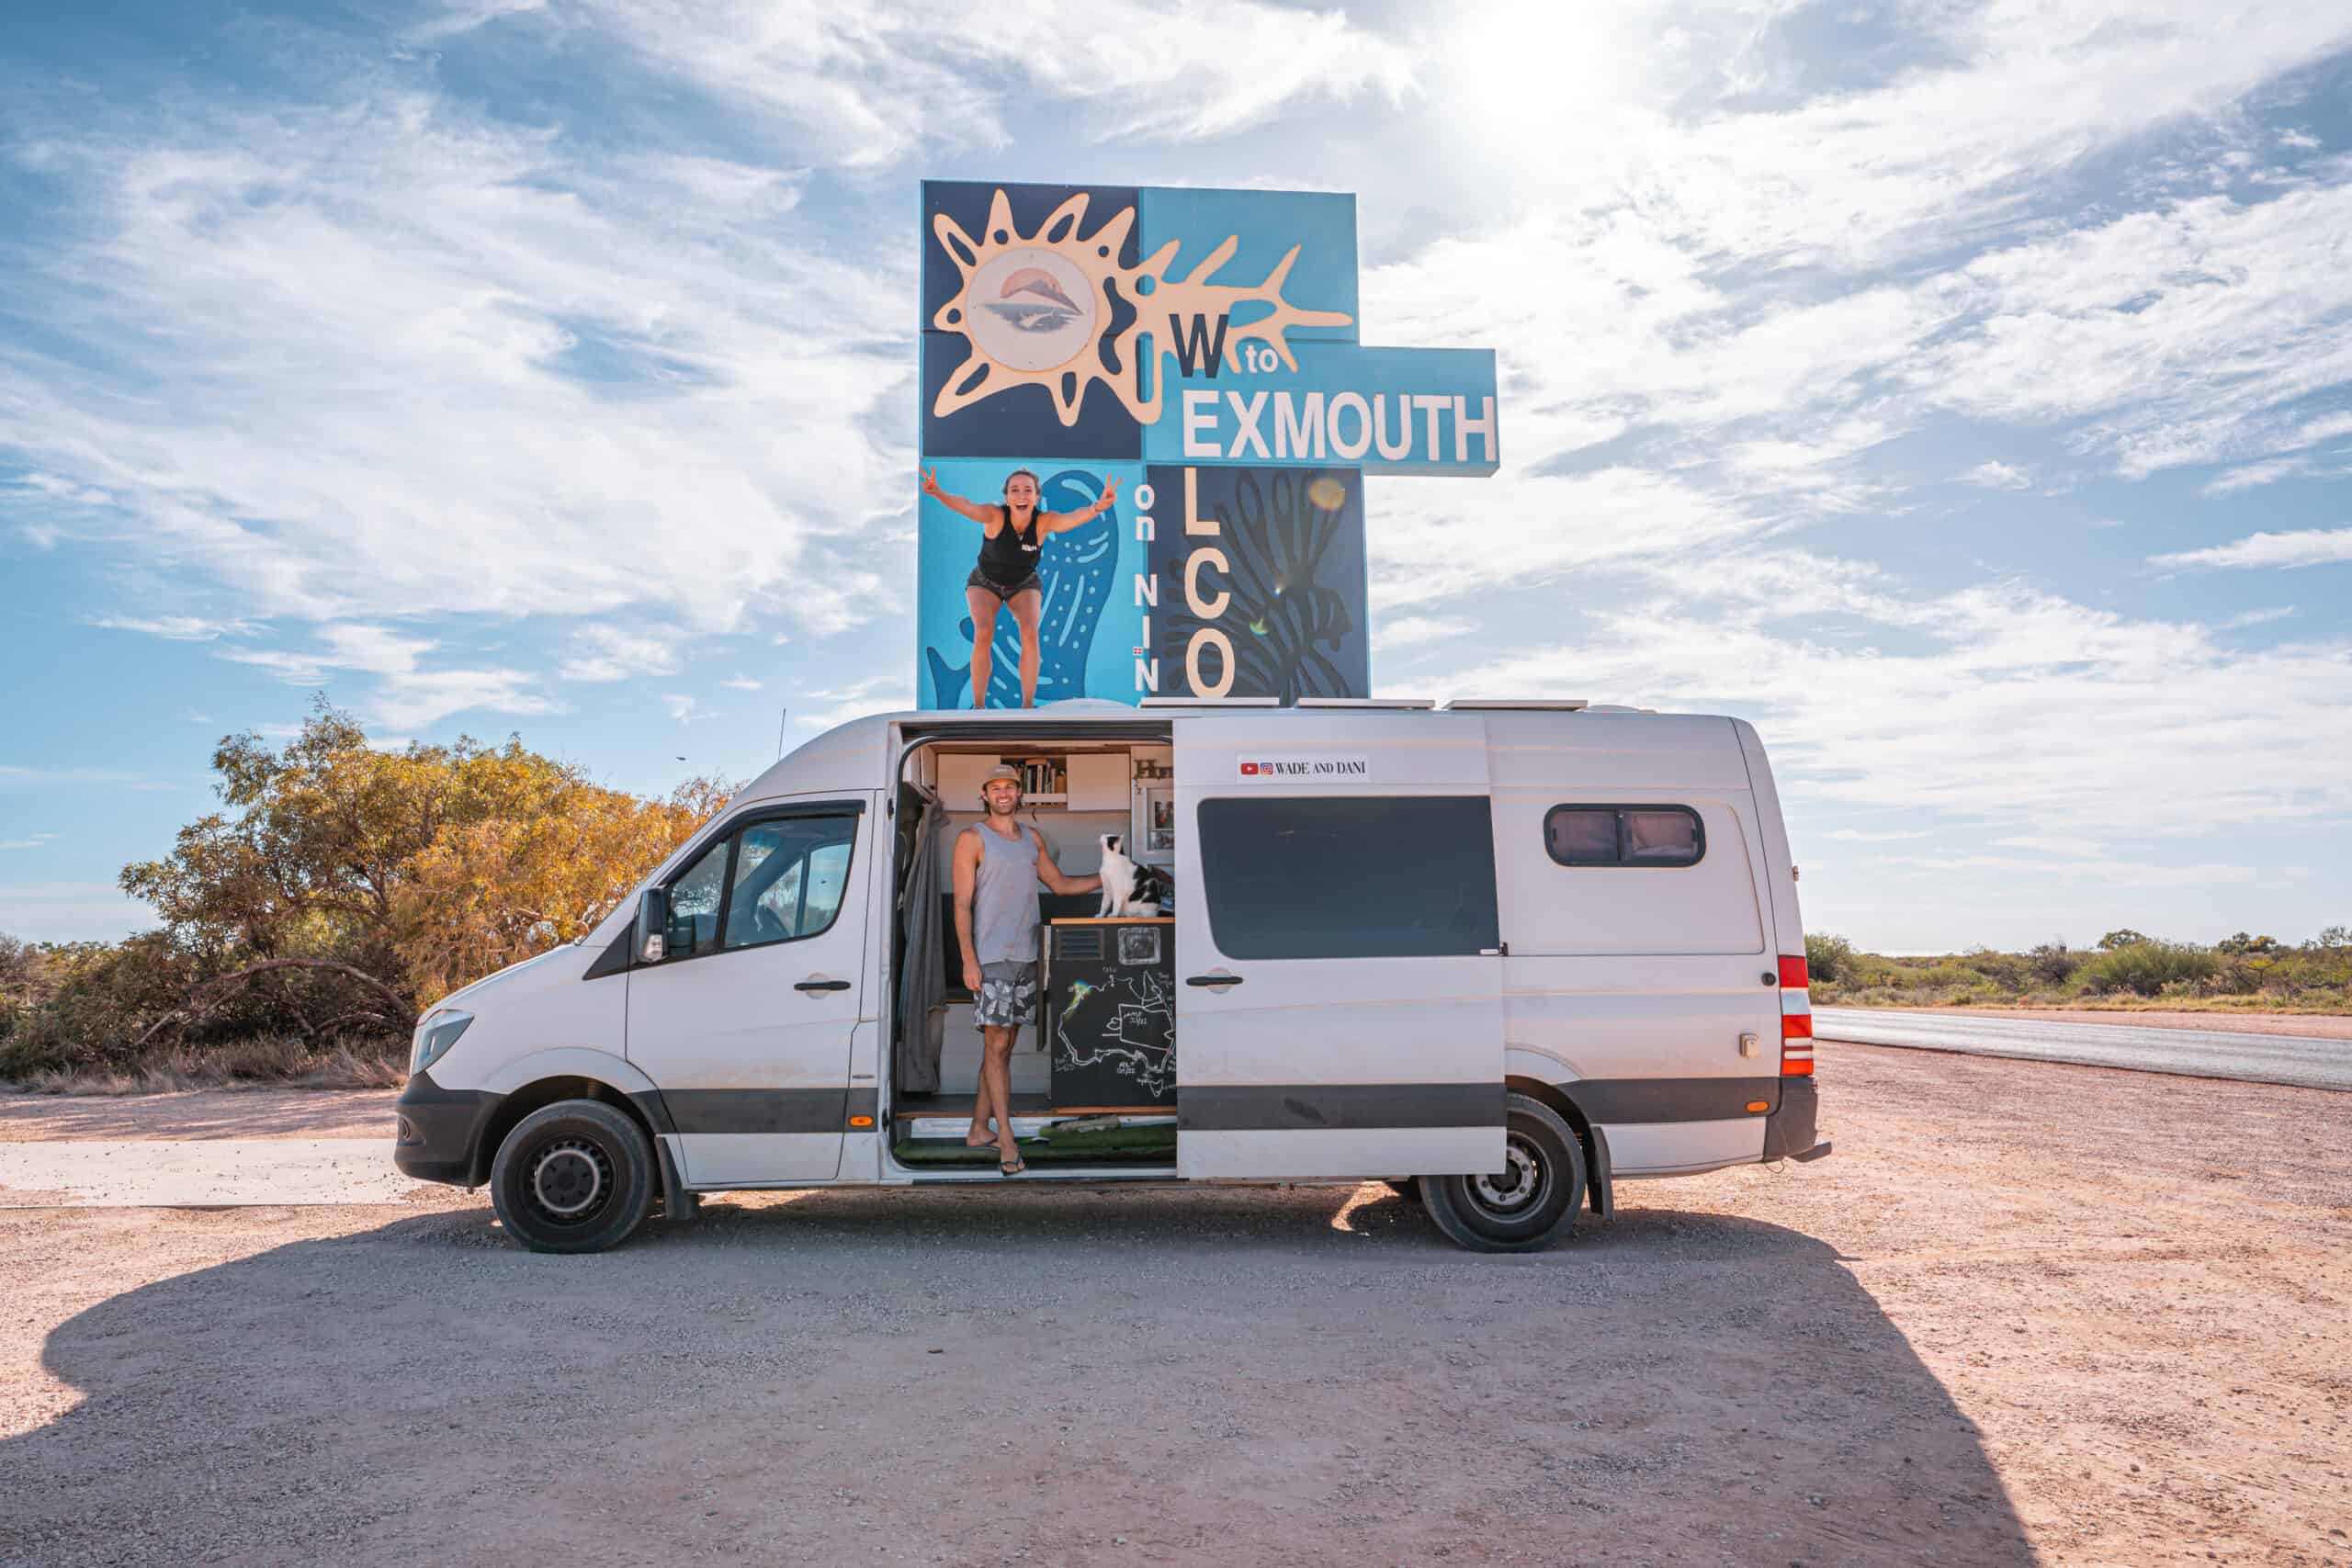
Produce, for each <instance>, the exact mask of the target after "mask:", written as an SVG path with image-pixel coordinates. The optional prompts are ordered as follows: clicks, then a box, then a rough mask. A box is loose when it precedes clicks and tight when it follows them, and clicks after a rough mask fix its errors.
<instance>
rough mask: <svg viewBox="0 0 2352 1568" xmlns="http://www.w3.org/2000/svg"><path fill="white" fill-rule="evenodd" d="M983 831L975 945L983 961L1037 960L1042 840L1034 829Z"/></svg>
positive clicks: (980, 830) (975, 897)
mask: <svg viewBox="0 0 2352 1568" xmlns="http://www.w3.org/2000/svg"><path fill="white" fill-rule="evenodd" d="M974 831H976V832H978V834H979V836H980V872H979V875H978V877H977V878H976V879H975V880H974V883H973V886H972V946H973V947H974V948H976V949H977V950H978V953H979V955H980V962H981V963H983V964H1035V963H1036V962H1037V925H1038V921H1039V919H1040V915H1039V911H1038V908H1037V840H1035V839H1033V838H1031V837H1030V836H1029V829H1026V828H1023V829H1021V836H1020V837H1019V838H1017V839H1008V838H1006V837H1005V836H1004V835H1003V834H1001V833H999V832H994V831H991V830H990V829H989V828H988V826H987V825H986V824H982V825H981V826H980V827H978V828H977V829H974Z"/></svg>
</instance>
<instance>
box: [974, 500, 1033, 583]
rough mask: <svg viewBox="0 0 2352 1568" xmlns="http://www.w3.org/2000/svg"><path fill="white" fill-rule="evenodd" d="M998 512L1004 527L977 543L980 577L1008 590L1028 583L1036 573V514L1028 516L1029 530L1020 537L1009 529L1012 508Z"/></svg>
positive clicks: (1002, 508) (1008, 507)
mask: <svg viewBox="0 0 2352 1568" xmlns="http://www.w3.org/2000/svg"><path fill="white" fill-rule="evenodd" d="M998 510H1000V511H1001V512H1002V513H1004V526H1003V527H1001V528H999V529H998V530H997V531H996V533H995V534H994V535H993V536H989V537H987V538H984V539H982V540H981V541H980V575H981V576H982V577H985V578H987V579H988V580H989V581H990V582H1001V583H1003V584H1004V585H1005V586H1006V587H1007V588H1010V587H1012V585H1013V584H1015V583H1017V582H1026V581H1029V578H1030V576H1031V575H1032V574H1033V573H1035V571H1036V570H1037V533H1038V529H1037V514H1036V513H1034V512H1032V513H1030V514H1029V531H1028V532H1027V533H1026V534H1023V533H1021V532H1019V531H1017V530H1016V529H1015V528H1014V527H1013V526H1012V508H1011V507H1010V506H1006V507H1000V508H999V509H998Z"/></svg>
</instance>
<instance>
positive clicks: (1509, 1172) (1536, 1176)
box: [1420, 1094, 1585, 1252]
mask: <svg viewBox="0 0 2352 1568" xmlns="http://www.w3.org/2000/svg"><path fill="white" fill-rule="evenodd" d="M1506 1100H1507V1105H1506V1109H1505V1119H1504V1125H1503V1168H1502V1169H1500V1170H1498V1171H1496V1172H1493V1173H1492V1174H1490V1175H1486V1176H1424V1177H1422V1178H1421V1179H1420V1189H1421V1206H1422V1207H1423V1208H1425V1209H1427V1210H1428V1211H1429V1213H1430V1219H1432V1220H1434V1221H1436V1222H1437V1228H1438V1229H1440V1230H1442V1231H1443V1232H1444V1233H1445V1234H1446V1235H1447V1237H1448V1238H1449V1239H1451V1240H1453V1241H1454V1242H1457V1243H1459V1244H1460V1245H1462V1246H1464V1247H1468V1248H1470V1249H1471V1250H1472V1251H1474V1252H1529V1251H1532V1250H1533V1249H1534V1248H1536V1247H1542V1246H1543V1245H1544V1243H1545V1242H1547V1241H1549V1240H1550V1239H1551V1238H1552V1236H1553V1235H1554V1233H1555V1231H1559V1230H1563V1229H1570V1230H1572V1229H1574V1228H1575V1225H1576V1217H1577V1211H1578V1210H1579V1209H1581V1208H1583V1207H1584V1184H1585V1168H1584V1145H1583V1143H1582V1142H1581V1141H1580V1140H1579V1139H1578V1138H1577V1134H1576V1129H1575V1128H1573V1127H1571V1126H1569V1125H1568V1124H1567V1122H1566V1121H1564V1120H1562V1119H1561V1116H1560V1113H1559V1112H1558V1111H1555V1110H1553V1109H1552V1108H1551V1107H1550V1106H1548V1105H1546V1104H1544V1102H1543V1101H1542V1100H1532V1099H1530V1098H1529V1097H1528V1096H1526V1095H1523V1094H1513V1095H1510V1096H1507V1097H1506Z"/></svg>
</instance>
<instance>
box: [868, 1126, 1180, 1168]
mask: <svg viewBox="0 0 2352 1568" xmlns="http://www.w3.org/2000/svg"><path fill="white" fill-rule="evenodd" d="M1018 1146H1019V1148H1020V1150H1021V1157H1022V1158H1023V1159H1024V1160H1026V1161H1028V1162H1029V1163H1030V1164H1031V1165H1033V1166H1034V1165H1054V1164H1060V1165H1102V1164H1105V1163H1107V1162H1110V1161H1114V1160H1133V1161H1136V1163H1138V1164H1145V1163H1148V1164H1156V1165H1168V1164H1170V1163H1172V1162H1173V1161H1174V1160H1175V1158H1176V1123H1174V1122H1147V1123H1145V1124H1144V1125H1142V1126H1140V1127H1106V1128H1103V1130H1101V1131H1100V1132H1090V1133H1063V1134H1058V1135H1057V1136H1055V1137H1052V1138H1023V1139H1021V1140H1019V1143H1018ZM890 1152H891V1153H892V1154H894V1155H896V1156H898V1157H899V1164H900V1165H978V1166H992V1165H994V1164H996V1162H997V1153H996V1145H994V1144H990V1145H987V1146H986V1147H984V1148H978V1149H975V1148H967V1147H966V1146H965V1144H964V1140H963V1139H961V1138H901V1139H900V1140H899V1142H898V1143H897V1144H895V1145H892V1146H891V1151H890Z"/></svg>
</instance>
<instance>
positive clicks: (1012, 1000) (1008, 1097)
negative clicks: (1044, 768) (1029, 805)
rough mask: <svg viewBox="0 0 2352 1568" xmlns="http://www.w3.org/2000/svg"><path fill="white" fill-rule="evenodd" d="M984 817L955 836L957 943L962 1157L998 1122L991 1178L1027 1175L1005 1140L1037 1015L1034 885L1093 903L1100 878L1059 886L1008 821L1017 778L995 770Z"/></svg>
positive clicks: (1034, 846)
mask: <svg viewBox="0 0 2352 1568" xmlns="http://www.w3.org/2000/svg"><path fill="white" fill-rule="evenodd" d="M980 805H981V807H982V808H983V809H985V810H986V811H987V813H988V815H987V816H986V817H983V818H981V819H980V820H979V821H978V822H976V823H974V824H973V825H972V826H970V827H969V828H967V829H964V830H963V831H962V832H961V833H958V834H957V835H956V942H957V943H958V944H959V945H960V946H961V947H962V948H963V950H964V984H965V986H966V987H967V988H968V989H969V990H970V991H971V993H972V996H973V998H975V1000H976V1001H977V1002H978V1007H977V1008H975V1009H974V1021H976V1022H977V1023H978V1025H979V1026H980V1041H981V1044H982V1047H983V1049H982V1055H981V1058H980V1091H979V1096H978V1100H976V1101H975V1103H974V1104H973V1107H972V1130H971V1131H970V1132H968V1133H967V1134H964V1143H965V1145H966V1146H967V1147H968V1148H975V1149H978V1148H986V1147H987V1146H988V1143H989V1119H990V1118H991V1117H993V1118H994V1119H995V1122H996V1148H997V1156H998V1157H997V1168H998V1169H1000V1170H1001V1171H1003V1172H1004V1174H1005V1175H1007V1176H1018V1175H1020V1174H1021V1173H1022V1172H1023V1170H1026V1169H1027V1168H1028V1167H1027V1165H1026V1164H1024V1163H1023V1160H1022V1158H1021V1150H1020V1148H1019V1146H1018V1145H1015V1144H1014V1142H1013V1139H1012V1043H1013V1041H1014V1040H1015V1039H1017V1038H1019V1036H1020V1033H1021V1021H1022V1020H1023V1019H1024V1018H1029V1017H1031V1016H1033V1015H1034V1014H1035V1012H1036V1010H1037V931H1038V928H1039V927H1040V926H1041V925H1042V924H1043V923H1044V922H1043V917H1042V914H1041V912H1040V911H1039V909H1038V907H1037V885H1038V884H1039V883H1041V882H1042V883H1044V884H1045V885H1046V886H1047V887H1050V888H1052V889H1053V890H1054V891H1055V892H1057V893H1091V892H1094V891H1096V890H1097V889H1099V888H1100V887H1101V886H1103V879H1102V878H1101V877H1100V876H1064V875H1063V874H1062V870H1061V867H1059V866H1057V865H1056V864H1055V863H1054V857H1053V856H1052V855H1050V854H1047V853H1046V840H1045V839H1044V837H1043V836H1042V835H1040V834H1039V833H1038V831H1037V829H1035V828H1023V827H1022V826H1021V825H1020V824H1019V823H1018V822H1016V821H1014V820H1013V816H1012V814H1013V813H1014V812H1016V811H1018V810H1020V809H1021V775H1020V773H1018V772H1016V771H1015V770H1013V769H1012V768H1008V767H1004V766H1001V765H1000V766H999V767H997V768H996V769H995V770H994V771H993V772H991V773H989V776H988V777H987V778H986V779H985V780H983V781H982V782H981V784H980Z"/></svg>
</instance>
